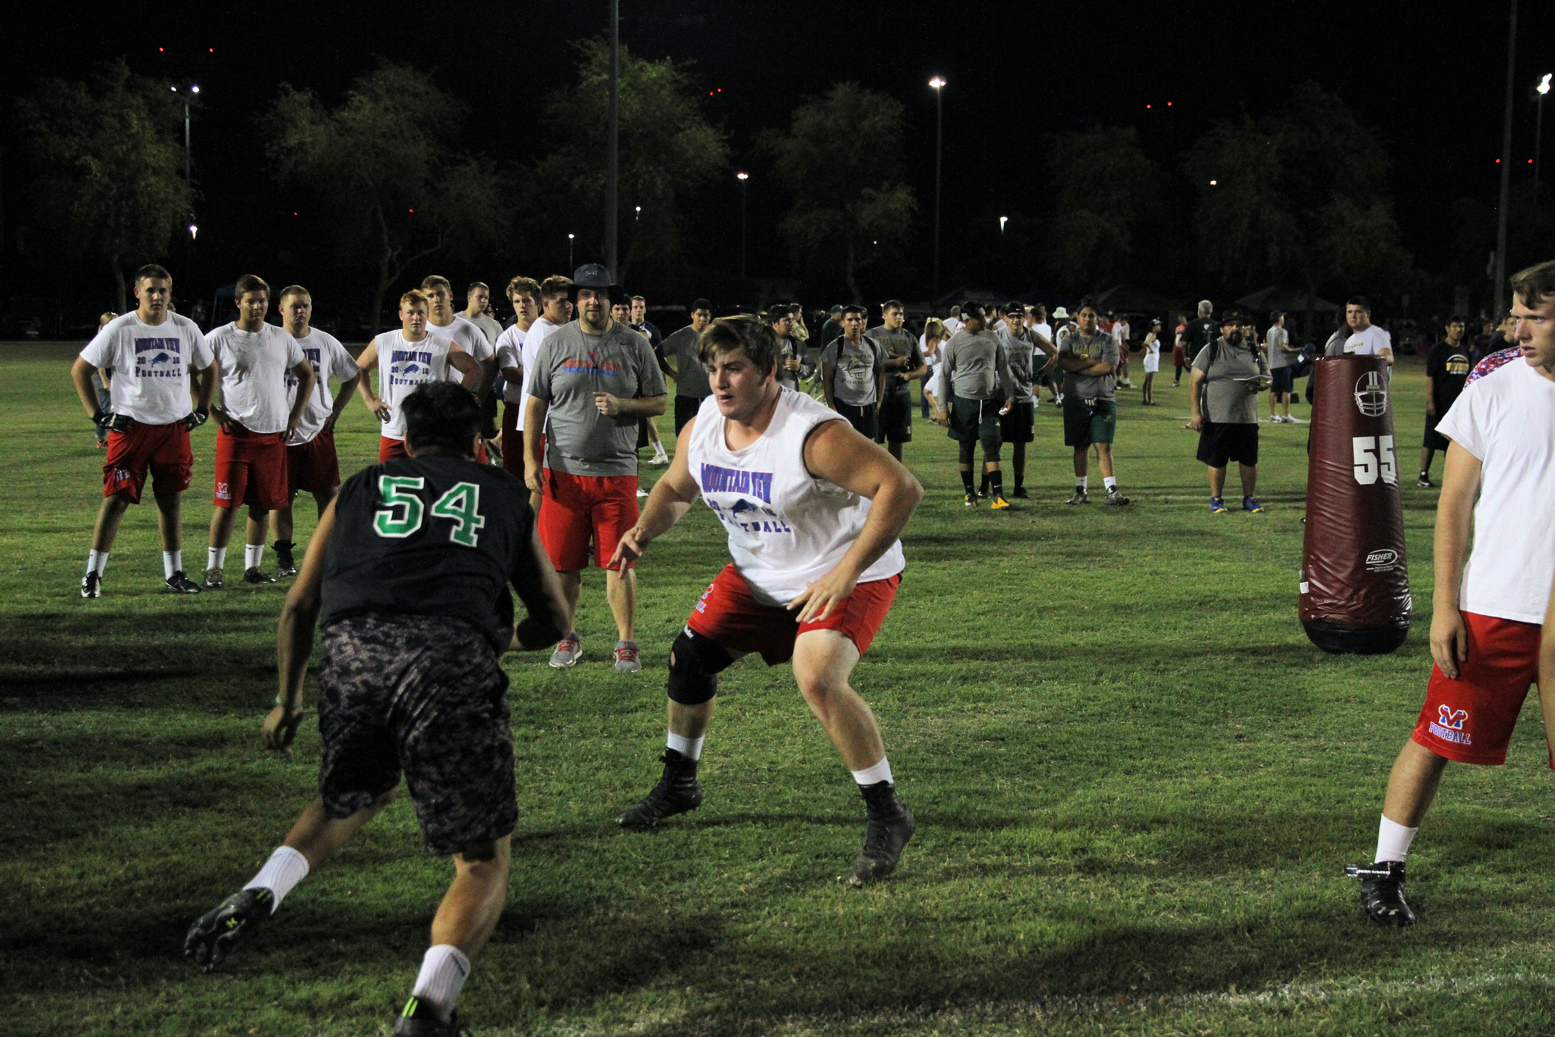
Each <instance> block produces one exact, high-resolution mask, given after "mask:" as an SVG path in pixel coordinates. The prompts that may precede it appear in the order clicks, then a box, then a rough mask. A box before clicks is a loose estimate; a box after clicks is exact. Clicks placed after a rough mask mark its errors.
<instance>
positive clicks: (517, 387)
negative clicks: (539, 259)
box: [497, 277, 540, 480]
mask: <svg viewBox="0 0 1555 1037" xmlns="http://www.w3.org/2000/svg"><path fill="white" fill-rule="evenodd" d="M508 301H509V302H511V303H512V304H513V323H511V324H509V325H508V326H507V327H506V328H503V329H502V334H500V335H498V336H497V371H498V372H499V373H500V374H501V375H502V467H503V468H506V469H507V470H508V471H509V472H510V473H512V474H513V476H514V477H515V478H518V479H520V480H522V479H523V477H524V337H525V336H526V335H528V334H529V329H530V328H531V327H533V326H534V323H535V319H536V318H537V317H539V316H540V286H539V285H538V284H536V283H535V282H534V279H533V278H529V277H515V278H513V280H511V281H509V282H508Z"/></svg>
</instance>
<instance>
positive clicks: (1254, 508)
mask: <svg viewBox="0 0 1555 1037" xmlns="http://www.w3.org/2000/svg"><path fill="white" fill-rule="evenodd" d="M1242 510H1243V511H1251V512H1252V513H1254V514H1255V515H1256V514H1257V513H1259V512H1261V511H1263V505H1262V504H1259V503H1258V498H1257V497H1243V498H1242Z"/></svg>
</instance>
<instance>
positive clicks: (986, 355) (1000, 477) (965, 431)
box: [935, 303, 1015, 511]
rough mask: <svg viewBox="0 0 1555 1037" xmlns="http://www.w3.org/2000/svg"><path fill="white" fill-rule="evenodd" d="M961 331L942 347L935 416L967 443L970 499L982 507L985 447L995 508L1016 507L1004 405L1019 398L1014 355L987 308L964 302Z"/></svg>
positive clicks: (963, 454) (964, 458)
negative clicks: (1003, 467) (1005, 456)
mask: <svg viewBox="0 0 1555 1037" xmlns="http://www.w3.org/2000/svg"><path fill="white" fill-rule="evenodd" d="M961 321H962V324H961V330H960V331H958V332H956V333H955V334H954V335H952V336H950V341H949V342H947V343H945V344H944V345H943V346H941V347H940V362H939V379H940V386H939V388H940V393H939V402H940V409H939V413H938V414H936V415H935V420H936V421H938V422H939V423H940V424H941V425H944V426H946V427H947V428H948V429H949V430H950V438H951V439H954V440H957V441H958V442H959V443H960V444H961V450H960V458H959V460H960V467H961V485H962V487H963V489H965V490H966V497H965V498H964V503H965V504H966V506H967V507H969V508H975V507H977V494H976V493H974V492H973V490H972V451H973V448H974V447H975V446H976V445H977V444H978V443H981V444H982V446H983V472H984V474H985V476H986V477H987V479H988V492H989V494H990V495H991V497H992V502H991V503H990V504H989V507H990V508H993V509H994V510H996V511H997V510H1002V509H1004V508H1008V507H1009V506H1010V502H1009V501H1007V500H1005V499H1004V474H1003V473H1002V472H1001V471H1000V470H999V448H1000V447H1001V446H1002V445H1003V440H1002V439H1001V438H1000V429H999V419H1000V413H1001V402H1002V410H1005V411H1007V410H1009V409H1010V407H1011V405H1012V404H1013V403H1014V400H1013V394H1014V392H1015V377H1014V375H1012V374H1011V373H1010V358H1009V355H1008V354H1007V353H1006V352H1005V350H1004V343H1003V342H1002V341H1001V340H1000V339H999V336H998V335H997V334H995V333H994V332H992V331H989V330H988V328H987V325H986V321H985V318H984V316H983V308H982V307H981V306H979V305H978V304H976V303H964V304H963V305H962V307H961Z"/></svg>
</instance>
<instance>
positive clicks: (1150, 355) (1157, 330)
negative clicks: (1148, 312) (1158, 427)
mask: <svg viewBox="0 0 1555 1037" xmlns="http://www.w3.org/2000/svg"><path fill="white" fill-rule="evenodd" d="M1139 348H1140V350H1141V351H1142V352H1143V353H1144V354H1145V356H1144V361H1143V363H1144V368H1145V384H1144V388H1142V389H1141V390H1140V394H1139V396H1140V403H1141V404H1143V405H1144V406H1146V407H1154V406H1155V374H1156V372H1157V371H1159V370H1160V369H1161V318H1160V317H1156V318H1155V319H1154V320H1152V321H1151V322H1150V330H1149V331H1147V332H1145V340H1144V342H1142V343H1140V347H1139Z"/></svg>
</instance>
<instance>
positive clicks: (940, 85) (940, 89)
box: [929, 76, 945, 299]
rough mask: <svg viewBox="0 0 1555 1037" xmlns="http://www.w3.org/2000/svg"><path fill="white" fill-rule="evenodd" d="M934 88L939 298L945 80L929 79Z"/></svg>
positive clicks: (936, 287) (936, 288)
mask: <svg viewBox="0 0 1555 1037" xmlns="http://www.w3.org/2000/svg"><path fill="white" fill-rule="evenodd" d="M929 86H930V87H932V88H933V89H934V297H935V298H936V299H938V298H939V198H940V180H941V176H940V172H941V169H942V167H943V159H944V154H945V80H944V78H943V77H941V76H935V77H934V78H933V79H931V80H929Z"/></svg>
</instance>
